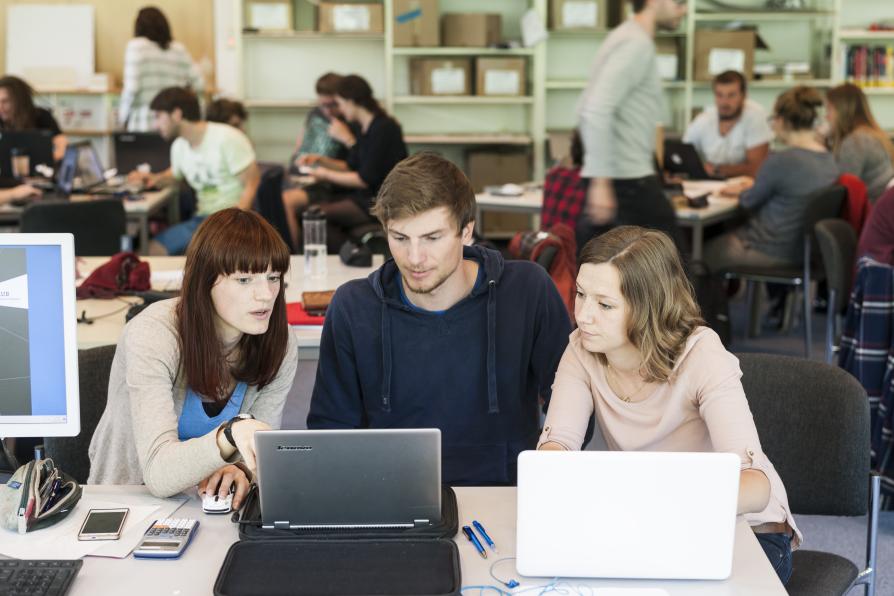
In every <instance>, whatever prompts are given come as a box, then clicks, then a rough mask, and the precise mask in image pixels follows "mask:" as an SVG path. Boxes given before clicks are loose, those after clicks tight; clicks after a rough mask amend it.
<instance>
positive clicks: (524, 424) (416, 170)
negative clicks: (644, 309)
mask: <svg viewBox="0 0 894 596" xmlns="http://www.w3.org/2000/svg"><path fill="white" fill-rule="evenodd" d="M373 213H374V215H375V216H376V217H377V218H378V219H379V221H381V222H382V225H383V226H384V228H385V230H386V233H387V235H388V245H389V247H390V248H391V254H392V255H393V256H394V259H393V260H389V261H387V262H386V263H385V264H384V265H382V267H381V268H379V269H378V270H377V271H375V272H374V273H372V274H371V275H370V276H369V277H368V278H367V279H365V280H355V281H352V282H349V283H347V284H345V285H343V286H341V287H340V288H339V289H338V291H337V292H336V293H335V296H334V297H333V299H332V302H331V303H330V305H329V308H328V310H327V311H326V323H325V325H324V326H323V337H322V341H321V343H320V361H319V367H318V368H317V378H316V384H315V386H314V391H313V397H312V399H311V404H310V412H309V414H308V417H307V426H308V428H311V429H326V428H439V429H441V440H442V450H441V451H442V457H443V462H442V475H443V480H444V482H445V483H448V484H477V485H481V484H514V483H515V481H516V459H517V457H518V454H519V452H521V451H523V450H525V449H533V448H534V447H535V445H536V443H537V437H538V433H539V427H540V424H539V422H540V418H539V400H540V398H543V399H544V400H548V399H549V396H550V391H551V386H552V382H553V376H554V375H555V371H556V368H557V367H558V364H559V360H560V358H561V357H562V352H564V350H565V346H566V345H567V343H568V334H569V333H570V332H571V322H570V320H569V318H568V312H567V311H566V309H565V306H564V304H563V302H562V298H561V296H560V295H559V293H558V291H557V290H556V287H555V285H554V284H553V281H552V280H551V279H550V277H549V275H548V274H547V273H546V271H545V270H543V269H542V268H541V267H540V266H538V265H536V264H535V263H532V262H530V261H508V262H506V261H504V260H503V257H502V256H501V255H500V253H499V252H496V251H493V250H489V249H487V248H483V247H480V246H468V245H469V244H470V242H471V239H472V230H473V227H474V217H475V194H474V192H473V191H472V187H471V185H470V184H469V180H468V179H467V178H466V176H465V175H464V174H463V173H462V172H461V171H460V170H459V169H458V168H457V167H456V166H455V165H453V164H452V163H451V162H449V161H447V160H446V159H443V158H442V157H440V156H437V155H435V154H432V153H420V154H417V155H414V156H413V157H410V158H408V159H405V160H404V161H402V162H400V163H399V164H398V165H397V166H396V167H395V168H394V169H393V170H392V171H391V173H390V174H389V175H388V177H387V178H386V179H385V182H384V184H383V185H382V187H381V190H380V191H379V195H378V199H377V202H376V205H375V207H374V208H373Z"/></svg>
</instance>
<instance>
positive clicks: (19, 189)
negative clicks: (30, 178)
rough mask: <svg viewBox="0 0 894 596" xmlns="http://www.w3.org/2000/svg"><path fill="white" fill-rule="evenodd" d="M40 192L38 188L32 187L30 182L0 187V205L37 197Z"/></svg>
mask: <svg viewBox="0 0 894 596" xmlns="http://www.w3.org/2000/svg"><path fill="white" fill-rule="evenodd" d="M42 194H43V193H42V192H41V190H40V189H39V188H34V187H33V186H31V185H30V184H19V185H18V186H13V187H12V188H0V205H5V204H6V203H15V202H17V201H28V200H30V199H37V198H40V196H41V195H42Z"/></svg>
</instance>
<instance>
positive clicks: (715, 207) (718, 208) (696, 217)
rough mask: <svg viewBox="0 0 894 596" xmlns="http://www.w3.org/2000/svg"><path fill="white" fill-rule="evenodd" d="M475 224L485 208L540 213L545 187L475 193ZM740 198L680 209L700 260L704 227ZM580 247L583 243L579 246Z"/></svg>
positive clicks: (697, 188)
mask: <svg viewBox="0 0 894 596" xmlns="http://www.w3.org/2000/svg"><path fill="white" fill-rule="evenodd" d="M724 184H725V183H724V182H722V181H720V182H718V181H713V180H699V181H692V182H684V183H683V191H684V192H685V193H686V194H687V195H690V196H698V195H700V194H703V193H706V192H710V193H716V191H717V190H719V189H720V187H722V186H723V185H724ZM475 202H476V204H477V206H476V213H475V215H476V219H475V225H476V228H477V230H478V232H479V233H480V232H481V228H480V222H481V212H482V211H512V212H516V213H529V214H539V213H540V210H541V209H542V207H543V191H542V190H541V189H531V190H526V191H525V193H524V194H523V195H522V196H520V197H499V196H494V195H491V194H488V193H481V194H477V195H475ZM738 208H739V202H738V200H737V199H733V198H728V197H721V196H717V195H715V194H712V195H711V196H710V197H709V198H708V206H707V207H706V208H704V209H692V208H689V207H683V208H679V209H677V210H676V211H677V225H678V226H680V227H683V228H691V230H692V258H693V260H700V259H702V258H703V253H704V237H705V227H707V226H710V225H712V224H716V223H720V222H722V221H725V220H727V219H732V218H733V217H735V215H736V213H737V212H738ZM578 248H580V247H578Z"/></svg>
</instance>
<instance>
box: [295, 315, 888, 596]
mask: <svg viewBox="0 0 894 596" xmlns="http://www.w3.org/2000/svg"><path fill="white" fill-rule="evenodd" d="M746 312H747V311H746V308H745V304H744V299H743V298H738V299H734V300H733V301H732V302H731V303H730V317H731V319H732V321H733V343H732V346H731V349H732V351H736V352H766V353H771V354H787V355H791V356H803V355H804V343H803V335H802V331H801V330H802V328H801V327H800V326H797V327H796V328H794V329H792V330H791V331H790V332H788V333H786V334H780V333H778V332H776V331H773V330H771V329H767V328H765V329H764V330H763V332H762V333H761V335H760V336H759V337H757V338H746V337H745V333H744V329H745V327H746V321H745V318H746ZM824 324H825V316H823V315H815V316H814V317H813V331H814V333H813V338H814V339H813V359H816V360H822V359H823V351H824V348H823V345H824V343H823V341H824V333H825V331H824ZM316 364H317V363H316V361H307V362H300V363H299V366H298V373H297V377H296V380H295V384H294V385H293V387H292V391H291V393H290V394H289V399H288V402H287V403H286V409H285V412H284V413H283V428H306V418H307V410H308V406H309V403H310V395H311V392H312V390H313V382H314V376H315V374H316ZM796 521H797V523H798V526H799V528H800V529H801V531H802V533H803V534H804V545H803V546H804V548H808V549H810V550H820V551H828V552H832V553H836V554H839V555H841V556H844V557H847V558H848V559H850V560H851V561H853V562H854V563H855V564H856V565H857V567H858V568H861V569H862V568H863V567H864V566H865V564H866V518H865V517H854V518H847V517H827V516H796ZM878 561H879V562H880V565H879V569H878V583H877V591H876V594H877V595H878V596H894V511H888V512H882V515H881V520H880V523H879V541H878ZM861 593H862V591H860V590H853V591H852V594H854V595H856V594H861Z"/></svg>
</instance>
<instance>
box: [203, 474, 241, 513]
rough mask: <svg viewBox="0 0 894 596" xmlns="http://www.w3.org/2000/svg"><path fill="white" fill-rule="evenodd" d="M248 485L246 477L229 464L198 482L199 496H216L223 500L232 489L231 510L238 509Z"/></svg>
mask: <svg viewBox="0 0 894 596" xmlns="http://www.w3.org/2000/svg"><path fill="white" fill-rule="evenodd" d="M250 484H251V483H250V482H249V481H248V476H246V475H245V472H243V471H242V469H241V468H240V467H239V466H235V465H233V464H229V465H226V466H224V467H222V468H220V469H219V470H217V471H216V472H214V473H213V474H211V476H208V477H207V478H205V479H204V480H202V481H201V482H199V496H204V495H206V494H209V495H213V494H217V496H218V497H219V498H221V499H223V498H225V497H226V496H227V494H228V493H229V492H230V487H233V493H234V494H233V509H239V508H240V507H241V506H242V500H243V499H244V498H245V495H247V494H248V487H249V485H250Z"/></svg>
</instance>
